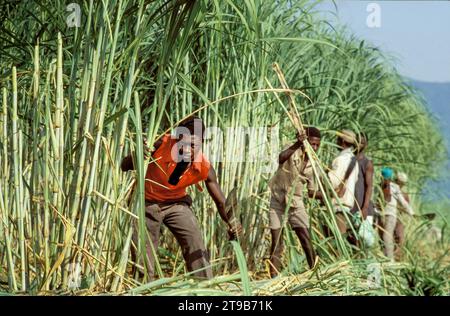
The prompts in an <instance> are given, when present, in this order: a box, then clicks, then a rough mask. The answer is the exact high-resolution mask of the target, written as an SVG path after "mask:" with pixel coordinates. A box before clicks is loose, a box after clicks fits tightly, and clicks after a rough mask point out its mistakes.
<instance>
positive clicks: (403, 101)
mask: <svg viewBox="0 0 450 316" xmlns="http://www.w3.org/2000/svg"><path fill="white" fill-rule="evenodd" d="M313 5H314V4H313V3H312V2H311V1H306V0H305V1H296V2H295V3H292V2H291V1H277V2H274V3H271V2H269V1H260V0H249V1H245V2H243V3H241V2H238V1H232V0H227V1H183V0H173V1H144V0H141V1H139V0H116V1H115V0H110V1H107V0H105V1H93V0H91V1H88V2H84V3H83V4H82V5H81V7H80V12H81V19H80V21H81V23H80V27H75V28H70V27H68V26H67V24H66V23H65V21H66V15H67V12H66V7H65V2H63V1H56V2H54V3H52V5H51V6H50V5H47V6H45V5H42V4H41V3H39V2H38V1H31V2H23V3H18V4H17V5H16V6H15V7H14V12H15V17H13V15H12V14H9V15H8V14H7V17H6V18H5V19H4V20H3V21H2V24H1V28H2V30H3V31H4V32H2V35H1V39H2V42H1V46H0V53H1V54H0V56H1V57H0V64H1V73H0V87H1V94H2V96H1V102H2V103H1V107H0V109H1V113H0V123H1V124H0V142H1V144H0V150H1V155H0V170H1V177H0V235H1V239H0V266H1V270H0V276H2V273H4V274H5V276H6V283H7V284H8V285H7V288H8V290H9V291H11V292H18V291H21V292H29V293H41V292H48V291H50V292H51V293H55V291H62V292H65V291H68V290H70V289H80V288H81V289H84V290H86V291H91V293H92V292H93V291H114V292H120V293H122V292H124V291H131V292H130V293H134V294H139V293H167V294H169V292H168V291H169V290H168V289H164V287H165V286H166V285H169V284H171V286H174V284H175V285H176V286H179V288H180V290H179V291H178V292H176V293H180V294H183V293H192V292H190V291H192V288H191V287H190V284H191V283H189V281H186V280H185V274H186V272H187V271H185V266H184V262H183V259H182V255H181V250H180V249H179V247H178V246H176V242H175V240H174V238H173V236H171V235H170V234H168V233H165V234H163V237H162V239H161V241H160V248H159V249H154V251H155V252H156V253H157V255H158V258H159V260H157V262H156V263H155V264H156V271H157V273H158V275H159V277H160V279H159V280H156V281H153V282H150V283H146V284H145V283H142V282H143V281H144V282H145V280H148V271H147V270H148V265H147V264H146V258H145V256H146V254H145V251H144V249H145V248H144V245H145V242H146V241H147V239H148V234H147V232H146V227H145V215H144V212H145V210H144V207H145V203H144V190H145V181H144V174H145V170H146V167H147V165H148V163H149V162H150V160H145V159H144V156H143V150H144V148H143V144H142V142H143V139H144V137H145V138H146V139H147V142H148V144H149V145H151V144H153V142H154V141H155V140H156V139H157V138H158V137H160V136H161V135H162V134H163V133H165V132H168V131H170V129H171V128H172V127H173V126H175V125H176V123H177V122H179V121H180V120H182V119H183V118H185V117H187V116H188V115H190V114H192V113H196V115H198V116H200V117H201V118H202V119H203V120H204V122H205V125H206V126H208V127H215V128H216V129H215V131H216V132H215V133H210V134H209V135H208V137H207V138H208V139H207V141H206V142H205V146H204V150H205V152H207V154H208V155H209V156H210V158H211V162H212V164H213V166H214V168H215V169H216V170H217V173H218V178H219V182H220V185H221V187H222V189H223V191H224V192H225V193H226V194H229V193H231V192H234V193H233V194H235V196H236V199H237V209H236V212H237V215H238V217H239V218H240V220H241V222H242V224H243V227H244V235H243V236H242V237H241V238H240V239H239V240H238V241H236V242H233V244H231V243H229V242H228V239H227V237H226V230H225V225H224V224H223V223H222V222H221V220H220V219H219V216H218V214H217V212H216V211H215V206H214V205H213V203H212V200H211V199H210V198H209V196H208V195H207V194H205V193H201V192H199V191H198V190H196V189H192V190H191V189H190V190H189V193H190V194H191V195H192V197H193V199H194V204H193V210H194V212H195V214H196V215H197V218H198V221H199V223H200V227H201V229H202V233H203V238H204V240H205V243H206V246H207V249H208V250H209V252H210V254H211V262H212V264H213V270H214V273H215V274H216V275H218V278H216V279H214V280H212V281H205V282H199V283H195V284H196V286H197V287H198V291H199V292H198V293H199V294H202V293H203V294H206V293H208V290H207V288H210V287H214V286H216V285H218V284H223V283H230V284H234V282H235V281H237V280H239V279H241V280H242V282H243V286H242V291H241V288H240V287H238V292H239V293H240V292H243V293H245V294H251V293H254V294H264V293H265V294H267V293H269V292H270V291H271V290H272V291H273V292H274V293H280V291H281V289H278V287H277V286H276V285H275V284H272V283H270V284H259V283H255V284H250V282H251V280H252V279H255V278H258V277H261V276H262V277H267V276H268V263H267V260H266V259H267V257H268V249H269V235H268V229H267V228H268V211H269V199H270V195H269V192H268V187H267V182H268V179H269V178H270V177H271V175H272V174H273V172H274V171H275V168H276V167H277V164H276V157H277V155H278V152H279V150H280V149H281V147H282V145H284V144H286V143H289V142H290V141H292V140H293V139H294V135H295V130H296V128H297V126H295V125H296V124H292V120H289V119H288V116H289V115H288V114H289V104H295V111H296V112H298V116H299V117H301V121H302V122H303V124H306V125H314V126H317V127H319V128H320V129H321V130H322V133H323V139H322V146H321V149H320V150H319V152H318V153H317V154H315V153H313V152H312V151H310V155H311V157H312V160H313V161H314V167H315V174H316V176H317V178H318V180H319V178H320V180H321V182H320V186H321V190H322V191H323V192H324V193H325V194H326V201H328V202H327V203H326V207H325V208H324V207H323V206H320V205H318V204H317V202H314V201H309V202H308V203H307V205H308V209H309V210H311V218H312V231H311V235H312V237H313V242H314V245H315V247H316V249H317V252H318V254H319V256H320V258H321V259H320V260H321V263H322V264H324V265H325V268H324V269H323V270H322V271H321V272H320V276H318V275H317V277H318V278H319V280H318V281H317V282H318V284H319V285H320V286H321V287H326V286H327V284H328V283H327V279H326V278H327V277H331V276H332V275H334V273H335V271H338V270H339V269H345V268H346V267H349V266H350V264H351V263H349V261H348V260H352V259H354V257H358V258H360V257H361V256H362V257H363V259H364V260H365V259H367V258H373V257H377V256H380V251H379V250H376V251H372V252H370V253H367V251H365V250H364V251H360V250H355V249H352V248H351V247H350V246H349V245H348V244H347V243H346V242H345V240H343V239H342V238H341V237H340V235H339V234H338V231H337V228H336V225H335V218H334V213H333V209H332V205H331V203H330V202H329V201H330V200H331V198H332V197H333V196H334V194H335V193H333V191H332V190H331V188H330V185H329V182H328V181H326V179H324V177H325V175H326V172H327V170H328V169H327V166H328V164H329V163H330V161H331V159H332V158H333V156H334V155H335V154H336V153H337V150H336V148H335V146H334V142H335V134H334V132H335V131H336V130H338V129H341V128H352V129H353V130H355V131H356V132H358V131H364V132H366V133H367V134H368V136H369V144H370V146H369V154H370V155H371V156H372V157H373V158H374V161H375V165H376V171H378V168H379V167H380V166H382V165H390V166H393V167H395V168H398V169H403V170H404V171H406V172H408V173H409V174H410V177H411V182H413V183H414V182H415V180H418V179H423V178H424V177H429V176H432V175H434V174H436V169H434V168H435V166H437V165H438V163H439V161H440V156H441V155H442V153H443V150H442V143H441V142H442V141H441V137H440V136H439V134H438V131H437V130H436V128H435V127H434V126H433V121H432V120H431V119H430V118H429V115H428V113H427V112H426V110H425V108H424V105H423V101H422V100H421V99H420V98H419V97H417V95H416V94H415V91H414V90H412V89H411V88H410V87H409V86H408V85H407V84H406V83H405V82H404V79H403V78H402V77H401V76H399V75H398V74H397V73H396V71H395V70H393V69H392V67H391V64H390V61H389V58H388V57H386V55H384V54H383V53H381V52H380V51H378V50H376V49H373V48H372V47H370V46H368V45H367V44H365V43H363V42H360V41H358V40H357V39H355V38H351V39H349V37H348V36H346V34H345V31H344V30H342V31H341V30H339V31H337V32H334V31H333V32H332V31H330V30H329V28H328V27H327V26H326V24H325V23H324V21H322V20H320V19H319V18H318V17H317V16H316V15H315V13H314V12H313V10H312V8H313ZM8 10H10V8H8ZM5 12H10V11H5ZM29 12H35V14H34V15H33V16H31V15H30V13H29ZM19 17H20V19H21V22H20V23H16V22H17V20H18V19H19ZM30 30H31V31H30ZM3 34H4V35H3ZM274 62H277V63H278V64H279V67H280V69H281V70H282V72H283V73H284V77H285V85H284V86H283V85H282V84H281V83H280V81H279V77H278V75H277V73H276V72H274V71H273V69H272V64H273V63H274ZM286 92H289V95H290V97H289V96H286V95H285V94H286ZM289 98H294V100H295V102H294V103H292V102H291V103H290V101H289ZM255 127H257V128H255ZM417 135H427V138H426V139H424V138H423V137H417ZM430 144H431V146H430ZM128 154H132V156H133V160H134V164H135V166H136V170H135V171H132V172H128V173H123V172H122V171H121V170H120V163H121V160H122V158H123V157H124V156H125V155H128ZM237 157H241V159H237ZM430 157H432V158H430ZM150 159H151V158H150ZM377 180H378V179H377ZM417 183H420V182H417ZM420 188H421V187H420V184H418V185H417V186H416V187H415V188H414V189H415V190H417V192H419V190H420ZM414 200H415V202H418V201H419V197H418V196H415V197H414ZM324 222H325V223H326V224H327V226H329V227H331V229H332V231H333V235H334V237H332V238H329V237H325V236H326V235H325V233H324V231H323V230H322V228H321V227H322V224H323V223H324ZM287 232H288V234H287V235H286V237H285V238H286V241H287V254H286V258H285V259H286V260H285V261H286V263H287V271H288V272H291V273H297V272H299V271H302V268H301V267H302V266H306V264H305V262H304V261H305V260H304V258H303V256H302V254H301V253H300V252H299V250H298V249H299V247H298V245H297V241H296V239H295V238H293V235H292V234H291V233H290V232H289V229H287ZM133 233H134V234H135V235H136V236H137V237H138V238H137V239H136V238H132V235H133ZM132 249H134V251H135V253H136V254H137V257H136V258H133V257H132V256H131V255H130V253H131V250H132ZM343 259H345V260H347V261H345V262H343V261H342V260H343ZM367 260H368V259H367ZM354 264H355V265H357V264H359V263H358V262H357V261H355V263H354ZM133 268H137V269H138V270H140V271H142V270H143V271H144V279H142V278H140V277H139V276H138V274H136V275H133V274H132V273H131V271H132V270H133ZM238 269H240V274H235V272H236V270H238ZM314 273H317V272H314ZM187 276H189V274H187ZM308 278H310V276H308ZM296 286H297V285H295V284H292V285H290V286H288V288H289V289H290V290H293V289H295V288H296ZM346 286H347V285H346ZM306 288H308V287H307V286H306V287H304V288H302V289H299V288H297V290H298V291H303V289H306ZM230 290H232V288H231V289H230ZM311 291H313V290H311ZM209 293H218V294H221V293H222V294H223V290H215V292H214V291H213V292H209Z"/></svg>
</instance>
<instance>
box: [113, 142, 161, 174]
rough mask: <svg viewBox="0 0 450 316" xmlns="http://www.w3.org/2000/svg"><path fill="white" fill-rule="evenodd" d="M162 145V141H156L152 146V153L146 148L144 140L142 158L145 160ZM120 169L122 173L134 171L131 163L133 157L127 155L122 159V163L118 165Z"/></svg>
mask: <svg viewBox="0 0 450 316" xmlns="http://www.w3.org/2000/svg"><path fill="white" fill-rule="evenodd" d="M161 144H162V139H158V140H157V141H156V142H155V144H154V145H153V148H154V149H153V151H151V150H150V148H148V146H147V142H146V141H145V140H144V156H145V158H147V157H148V156H151V155H152V154H153V153H154V152H155V151H156V150H157V149H158V148H159V146H161ZM120 169H122V171H129V170H134V163H133V155H132V154H129V155H128V156H126V157H125V158H123V159H122V163H121V164H120Z"/></svg>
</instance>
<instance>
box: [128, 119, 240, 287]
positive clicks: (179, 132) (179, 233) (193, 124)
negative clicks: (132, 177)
mask: <svg viewBox="0 0 450 316" xmlns="http://www.w3.org/2000/svg"><path fill="white" fill-rule="evenodd" d="M204 130H205V127H204V125H203V122H202V121H201V119H199V118H196V117H189V118H187V119H186V120H184V121H183V122H182V123H180V125H179V126H178V127H177V129H176V135H175V136H171V135H170V134H166V135H164V136H163V137H162V138H160V139H159V140H158V141H156V142H155V144H154V150H153V152H152V159H151V161H150V163H149V165H148V168H147V172H146V179H145V204H146V210H145V213H146V224H147V229H148V231H149V233H150V237H151V241H152V243H153V248H154V249H155V251H156V250H157V249H158V239H159V232H160V227H161V224H162V223H164V225H166V226H167V228H169V230H170V231H171V232H172V234H174V236H175V238H176V239H177V241H178V243H179V244H180V246H181V250H182V253H183V257H184V260H185V262H186V266H187V270H188V271H196V270H199V269H201V270H200V271H196V272H195V273H194V276H197V277H202V278H208V279H210V278H212V270H211V267H210V263H209V258H208V253H207V251H206V247H205V245H204V242H203V239H202V236H201V232H200V228H199V226H198V223H197V219H196V217H195V215H194V213H193V212H192V210H191V205H192V199H191V197H190V196H189V195H188V194H187V193H186V188H187V187H188V186H190V185H196V184H198V183H200V182H201V181H205V184H206V188H207V190H208V192H209V194H210V196H211V197H212V199H213V200H214V203H215V204H216V207H217V209H218V211H219V215H220V217H221V218H222V220H223V221H224V222H225V223H226V224H227V226H228V232H229V234H230V235H233V236H236V235H239V234H240V233H241V230H242V227H241V225H240V224H239V223H238V221H237V220H236V218H234V217H233V218H229V217H228V215H227V212H226V210H225V196H224V194H223V192H222V190H221V189H220V186H219V183H218V182H217V177H216V172H215V171H214V168H213V167H212V166H211V164H210V163H209V161H208V159H207V158H206V157H205V155H204V154H203V153H202V150H201V147H202V144H203V140H204ZM121 169H122V171H128V170H131V169H134V166H133V160H132V156H131V155H129V156H127V157H125V158H124V159H123V161H122V164H121ZM146 251H147V257H148V260H149V267H150V271H149V272H150V276H151V277H153V274H154V257H153V251H152V248H151V245H150V244H148V245H146Z"/></svg>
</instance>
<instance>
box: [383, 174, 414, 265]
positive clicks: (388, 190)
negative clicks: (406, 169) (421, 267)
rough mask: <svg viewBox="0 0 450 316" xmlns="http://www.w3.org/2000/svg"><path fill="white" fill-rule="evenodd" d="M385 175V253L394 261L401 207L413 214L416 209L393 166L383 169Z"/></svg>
mask: <svg viewBox="0 0 450 316" xmlns="http://www.w3.org/2000/svg"><path fill="white" fill-rule="evenodd" d="M381 175H382V176H383V183H382V189H383V196H384V201H385V207H384V221H383V242H384V253H385V255H386V256H387V257H388V258H390V259H391V260H392V261H394V247H395V244H394V232H395V227H396V225H397V221H398V216H399V209H400V207H402V208H403V209H404V210H405V211H406V212H407V213H408V214H409V215H411V216H413V215H414V211H413V209H412V208H411V206H410V204H409V203H408V201H407V200H406V199H405V197H404V195H403V193H402V192H401V190H400V187H399V186H398V184H397V183H395V182H394V181H393V180H394V171H393V170H392V169H391V168H386V167H385V168H383V169H382V170H381Z"/></svg>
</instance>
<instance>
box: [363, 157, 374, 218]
mask: <svg viewBox="0 0 450 316" xmlns="http://www.w3.org/2000/svg"><path fill="white" fill-rule="evenodd" d="M364 182H365V188H366V190H365V192H364V204H363V207H362V209H361V211H362V215H363V218H364V219H365V218H366V217H367V215H369V214H368V213H369V205H370V200H371V199H372V191H373V162H372V161H371V160H369V163H368V164H367V169H366V175H365V178H364Z"/></svg>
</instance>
